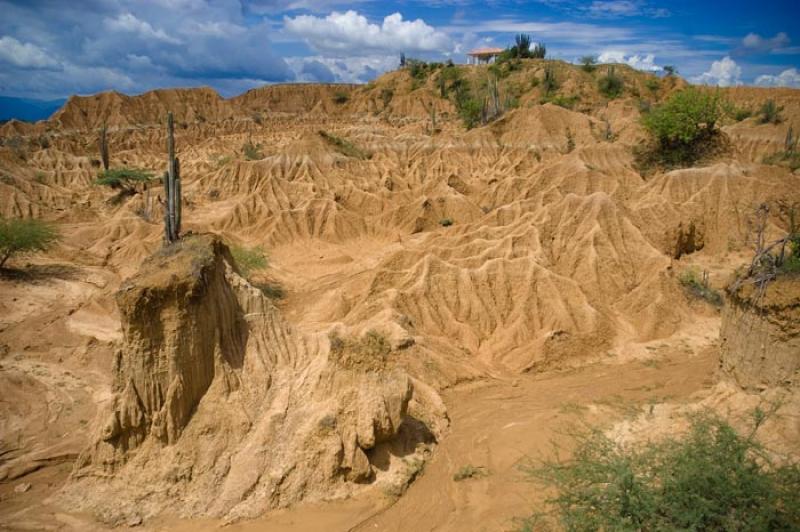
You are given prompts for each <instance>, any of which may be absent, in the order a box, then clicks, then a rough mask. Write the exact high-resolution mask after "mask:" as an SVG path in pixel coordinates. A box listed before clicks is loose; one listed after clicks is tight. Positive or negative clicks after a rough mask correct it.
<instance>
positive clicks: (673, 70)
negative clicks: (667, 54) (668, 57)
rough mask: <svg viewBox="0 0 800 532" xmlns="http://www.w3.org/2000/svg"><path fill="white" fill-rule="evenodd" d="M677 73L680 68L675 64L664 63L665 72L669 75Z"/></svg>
mask: <svg viewBox="0 0 800 532" xmlns="http://www.w3.org/2000/svg"><path fill="white" fill-rule="evenodd" d="M677 73H678V69H677V68H675V67H674V66H672V65H664V74H666V75H667V77H669V76H674V75H676V74H677Z"/></svg>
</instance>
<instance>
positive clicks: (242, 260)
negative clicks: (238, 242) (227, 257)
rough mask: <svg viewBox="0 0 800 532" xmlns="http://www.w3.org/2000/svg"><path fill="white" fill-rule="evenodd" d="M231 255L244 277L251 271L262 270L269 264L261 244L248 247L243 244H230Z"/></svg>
mask: <svg viewBox="0 0 800 532" xmlns="http://www.w3.org/2000/svg"><path fill="white" fill-rule="evenodd" d="M231 255H233V260H234V261H236V265H237V266H238V267H239V271H240V272H242V275H243V276H244V277H249V276H250V274H251V273H252V272H253V271H256V270H263V269H264V268H266V267H267V266H268V264H269V261H268V260H267V255H266V253H264V249H263V248H262V247H261V246H256V247H253V248H248V247H244V246H232V247H231Z"/></svg>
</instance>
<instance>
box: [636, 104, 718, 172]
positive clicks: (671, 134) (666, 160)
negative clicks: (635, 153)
mask: <svg viewBox="0 0 800 532" xmlns="http://www.w3.org/2000/svg"><path fill="white" fill-rule="evenodd" d="M720 116H721V102H720V97H719V95H718V94H717V93H716V92H711V91H706V90H700V89H696V88H687V89H684V90H682V91H680V92H677V93H675V94H673V95H672V96H670V98H669V99H668V100H667V101H666V102H664V103H663V104H661V105H659V106H656V107H653V108H651V109H650V111H649V112H648V113H646V114H644V115H642V124H643V125H644V127H645V129H647V131H648V132H649V133H650V135H651V136H652V137H653V139H654V140H655V142H656V143H657V146H656V147H655V150H654V151H653V152H652V153H650V154H648V156H652V157H651V158H652V159H654V160H655V162H657V163H661V164H664V165H667V166H681V165H686V164H691V163H693V162H694V161H695V160H697V159H699V158H700V157H702V156H703V155H705V154H706V153H708V152H709V151H710V150H711V149H712V148H713V142H711V141H712V137H714V136H715V134H716V133H717V130H716V124H717V121H718V120H719V119H720Z"/></svg>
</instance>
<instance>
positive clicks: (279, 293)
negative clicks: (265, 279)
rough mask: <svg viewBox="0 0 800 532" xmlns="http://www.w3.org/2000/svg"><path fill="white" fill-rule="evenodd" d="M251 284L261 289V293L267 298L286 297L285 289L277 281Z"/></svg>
mask: <svg viewBox="0 0 800 532" xmlns="http://www.w3.org/2000/svg"><path fill="white" fill-rule="evenodd" d="M253 286H255V287H256V288H258V289H259V290H261V293H262V294H264V295H265V296H267V297H268V298H269V299H283V298H284V297H286V290H284V289H283V287H282V286H281V285H279V284H278V283H256V284H254V285H253Z"/></svg>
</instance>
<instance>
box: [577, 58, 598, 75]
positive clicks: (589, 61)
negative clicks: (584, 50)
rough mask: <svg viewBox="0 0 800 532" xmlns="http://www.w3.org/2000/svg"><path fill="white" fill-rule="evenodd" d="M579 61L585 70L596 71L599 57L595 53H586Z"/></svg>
mask: <svg viewBox="0 0 800 532" xmlns="http://www.w3.org/2000/svg"><path fill="white" fill-rule="evenodd" d="M579 61H580V63H581V68H582V69H583V70H584V72H594V69H595V68H597V58H596V57H595V56H593V55H584V56H583V57H581V58H580V60H579Z"/></svg>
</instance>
